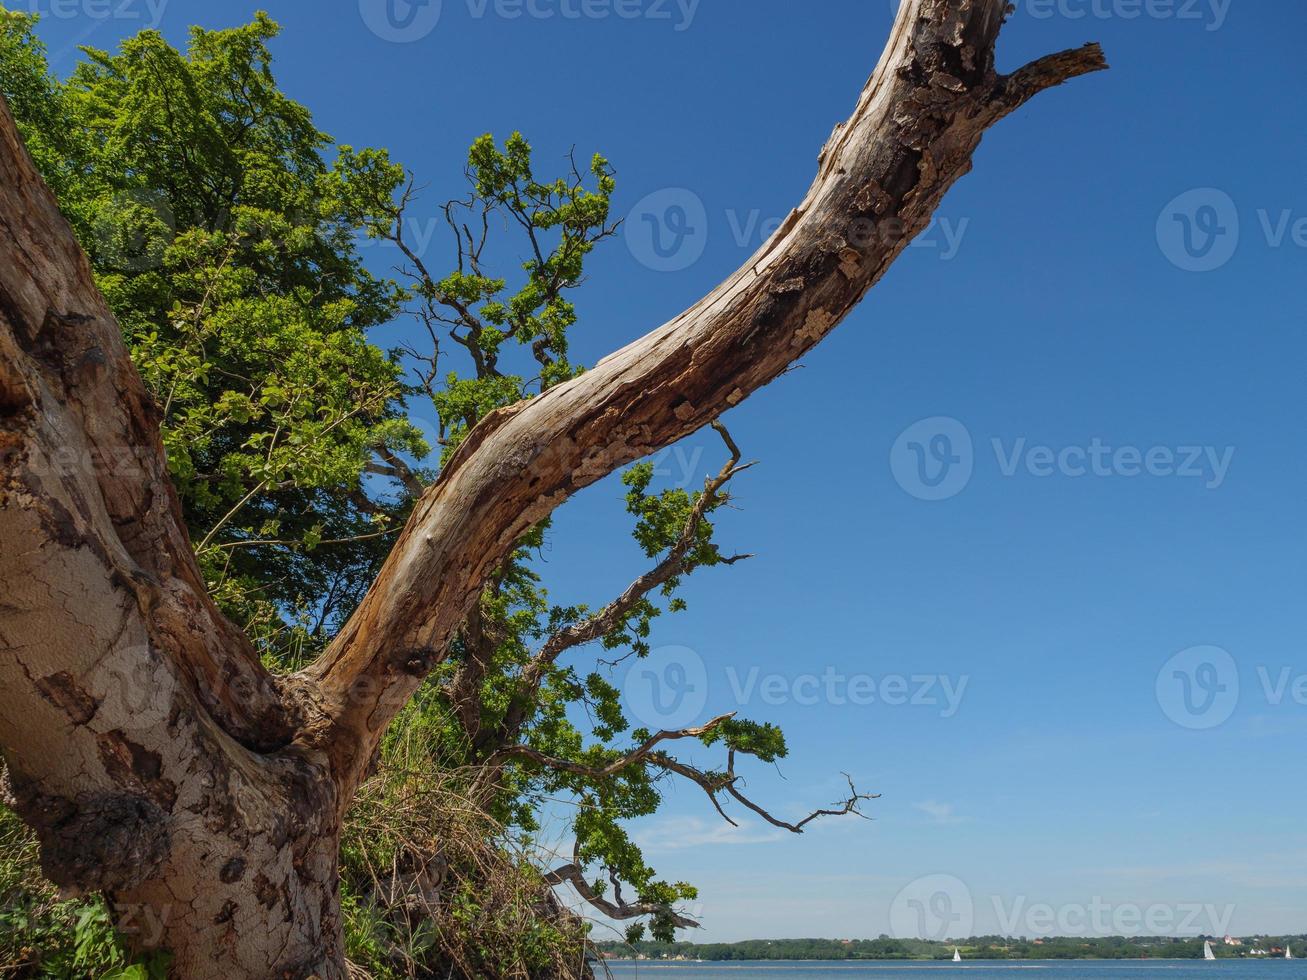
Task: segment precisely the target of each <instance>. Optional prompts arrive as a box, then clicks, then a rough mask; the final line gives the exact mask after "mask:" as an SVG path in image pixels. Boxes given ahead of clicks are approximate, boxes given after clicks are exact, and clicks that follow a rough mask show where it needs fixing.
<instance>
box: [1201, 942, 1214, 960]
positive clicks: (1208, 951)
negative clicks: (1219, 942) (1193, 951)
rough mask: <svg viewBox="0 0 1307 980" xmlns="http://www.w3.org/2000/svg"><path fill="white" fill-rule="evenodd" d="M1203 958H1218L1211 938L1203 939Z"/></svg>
mask: <svg viewBox="0 0 1307 980" xmlns="http://www.w3.org/2000/svg"><path fill="white" fill-rule="evenodd" d="M1203 959H1205V960H1214V959H1216V954H1215V953H1213V952H1212V941H1211V940H1210V939H1204V940H1203Z"/></svg>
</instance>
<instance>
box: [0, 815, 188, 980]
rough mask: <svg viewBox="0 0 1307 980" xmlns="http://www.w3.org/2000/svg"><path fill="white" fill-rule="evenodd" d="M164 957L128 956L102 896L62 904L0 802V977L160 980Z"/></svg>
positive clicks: (31, 843)
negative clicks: (92, 977) (1, 974)
mask: <svg viewBox="0 0 1307 980" xmlns="http://www.w3.org/2000/svg"><path fill="white" fill-rule="evenodd" d="M167 967H168V957H167V954H163V953H160V954H154V955H152V956H148V957H143V958H140V959H135V960H134V959H132V957H131V955H130V954H129V952H128V951H127V946H126V943H125V942H124V940H123V937H122V936H120V935H119V934H118V933H117V932H116V931H115V929H114V927H113V923H112V921H111V916H110V913H109V908H108V906H107V905H106V903H105V901H104V899H103V898H100V897H98V896H96V897H92V898H87V899H73V900H63V899H61V898H60V897H59V895H58V893H57V892H56V890H55V888H54V886H52V885H50V884H49V883H48V882H47V881H46V880H45V879H44V878H42V877H41V868H40V864H39V861H38V856H37V847H36V841H35V840H34V838H33V837H32V834H31V832H30V831H29V830H28V829H27V827H26V826H24V825H23V823H22V821H20V820H19V819H18V816H17V815H16V814H15V813H14V812H13V811H11V810H10V809H8V808H7V807H5V806H3V805H0V973H3V974H4V975H5V976H15V977H47V978H56V980H75V978H81V977H87V976H95V977H101V978H104V980H164V977H165V976H166V975H167Z"/></svg>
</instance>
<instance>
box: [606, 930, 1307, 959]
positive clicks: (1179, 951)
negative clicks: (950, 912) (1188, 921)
mask: <svg viewBox="0 0 1307 980" xmlns="http://www.w3.org/2000/svg"><path fill="white" fill-rule="evenodd" d="M1221 938H1222V937H1219V936H1198V937H1183V938H1181V937H1175V936H1105V937H1080V936H1057V937H1048V938H1040V939H1027V938H1025V937H1021V938H1012V937H1007V936H974V937H972V938H970V939H965V940H957V941H953V942H947V941H946V942H932V941H929V940H924V939H892V938H890V937H889V936H881V937H880V938H879V939H849V940H843V939H751V940H748V941H745V942H739V943H685V942H678V943H661V942H637V943H633V944H628V943H622V942H607V943H599V944H598V946H599V949H600V951H601V952H602V953H603V954H604V955H606V956H609V957H613V958H619V959H620V958H635V957H640V958H645V959H652V960H674V959H689V960H712V961H725V960H944V959H950V958H951V957H952V956H953V950H954V949H955V948H956V949H958V950H959V951H960V952H961V953H962V956H963V957H964V958H967V959H980V960H1005V959H1006V960H1072V959H1093V960H1128V959H1202V956H1203V942H1204V941H1205V940H1207V939H1210V940H1212V946H1213V949H1214V950H1215V952H1216V955H1217V957H1219V958H1222V959H1225V958H1239V957H1250V956H1253V955H1255V954H1254V953H1253V952H1252V951H1253V950H1254V949H1260V950H1266V951H1268V952H1269V951H1270V950H1272V949H1278V950H1283V948H1284V944H1285V943H1286V942H1287V943H1289V944H1291V945H1293V946H1297V947H1300V948H1302V950H1303V952H1304V953H1307V936H1283V937H1278V938H1277V937H1270V936H1258V937H1254V938H1251V939H1245V940H1244V942H1243V945H1241V946H1226V945H1225V944H1224V943H1223V942H1221V941H1220V940H1221Z"/></svg>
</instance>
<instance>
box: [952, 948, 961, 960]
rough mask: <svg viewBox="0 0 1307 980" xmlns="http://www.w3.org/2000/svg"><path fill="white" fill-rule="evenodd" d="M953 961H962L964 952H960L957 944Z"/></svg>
mask: <svg viewBox="0 0 1307 980" xmlns="http://www.w3.org/2000/svg"><path fill="white" fill-rule="evenodd" d="M953 962H954V963H961V962H962V954H961V953H959V952H958V948H957V947H956V946H954V947H953Z"/></svg>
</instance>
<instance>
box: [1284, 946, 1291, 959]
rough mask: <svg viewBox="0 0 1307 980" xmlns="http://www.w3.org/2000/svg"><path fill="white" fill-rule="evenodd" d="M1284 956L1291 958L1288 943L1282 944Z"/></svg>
mask: <svg viewBox="0 0 1307 980" xmlns="http://www.w3.org/2000/svg"><path fill="white" fill-rule="evenodd" d="M1284 958H1285V959H1286V960H1291V959H1293V950H1292V949H1291V948H1290V946H1289V944H1288V943H1285V944H1284Z"/></svg>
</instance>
